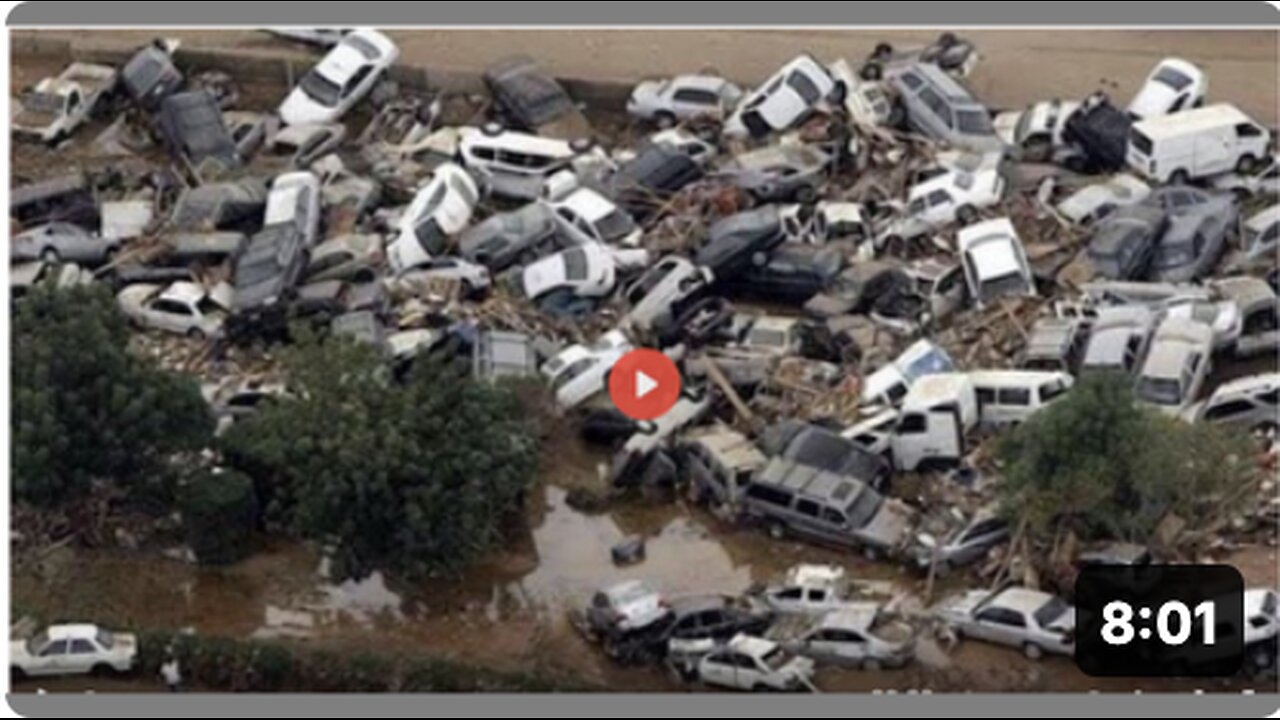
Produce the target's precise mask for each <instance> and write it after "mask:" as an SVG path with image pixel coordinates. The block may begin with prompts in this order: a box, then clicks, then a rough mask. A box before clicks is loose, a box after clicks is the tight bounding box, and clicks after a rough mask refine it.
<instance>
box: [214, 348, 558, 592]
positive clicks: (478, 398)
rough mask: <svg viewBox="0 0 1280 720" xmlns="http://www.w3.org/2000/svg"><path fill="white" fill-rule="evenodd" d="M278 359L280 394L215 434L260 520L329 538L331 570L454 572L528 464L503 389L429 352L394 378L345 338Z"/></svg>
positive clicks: (494, 535)
mask: <svg viewBox="0 0 1280 720" xmlns="http://www.w3.org/2000/svg"><path fill="white" fill-rule="evenodd" d="M282 361H283V365H284V368H285V371H286V374H287V377H288V378H289V395H288V396H287V397H285V398H282V399H281V400H279V401H278V402H275V403H272V404H271V405H270V406H268V407H266V408H264V409H263V410H262V411H261V412H259V413H257V414H256V415H254V416H253V417H252V418H250V419H248V420H246V421H243V422H238V423H236V425H234V426H233V427H232V429H231V430H230V431H229V432H228V433H227V434H226V435H225V436H224V438H223V447H224V449H225V451H226V456H227V458H228V460H229V462H231V463H232V464H233V465H235V466H236V467H238V468H240V469H242V470H243V471H245V472H246V473H248V474H250V475H251V476H252V477H254V478H255V481H256V482H257V484H258V490H259V492H258V494H259V498H260V499H261V500H262V502H263V503H264V510H265V512H266V517H267V520H268V521H269V522H270V523H272V524H273V525H275V526H277V527H281V528H283V529H285V530H286V531H287V532H290V533H292V534H295V535H298V536H302V537H306V538H312V539H315V540H318V541H321V542H323V543H325V544H327V545H328V546H330V547H331V548H332V555H331V558H332V561H333V562H332V568H333V571H334V572H335V574H336V575H337V576H338V577H360V576H362V575H364V574H366V573H368V572H369V571H371V570H373V569H376V568H385V569H388V570H391V571H392V572H394V573H397V574H399V575H402V576H407V577H421V576H425V575H430V574H434V573H440V572H452V571H457V570H459V569H461V568H462V567H465V566H466V565H467V564H468V563H469V562H471V561H472V560H474V559H476V558H477V557H478V556H479V555H481V554H482V553H484V552H486V551H487V550H489V549H490V548H491V547H493V546H494V545H495V543H496V542H497V541H498V540H499V539H500V538H501V537H502V528H503V520H504V518H505V517H506V516H507V515H508V513H510V512H511V511H513V510H515V509H517V508H518V507H519V506H520V502H521V500H522V498H523V496H524V491H525V489H526V488H527V487H528V485H529V482H530V479H531V478H532V476H533V472H534V469H535V466H536V461H537V447H536V440H535V435H534V432H533V431H534V428H533V423H532V422H531V421H530V419H529V418H528V417H527V416H526V414H525V413H524V412H523V411H522V409H521V405H520V402H519V400H518V399H517V397H516V395H515V394H514V393H513V392H511V391H509V390H508V389H506V388H503V387H499V386H494V385H490V384H485V383H478V382H475V381H473V380H472V379H471V377H470V375H469V373H468V372H467V370H466V368H465V366H462V365H459V364H457V363H453V362H449V361H445V360H438V359H437V360H431V361H428V360H422V361H419V363H418V365H417V366H416V367H415V369H414V370H413V371H412V372H411V373H410V374H409V376H408V378H406V379H405V380H404V382H403V383H397V382H395V381H393V380H392V379H391V376H390V372H389V371H388V369H387V367H386V364H385V362H384V361H383V359H382V357H381V356H379V355H378V353H377V352H376V351H375V350H374V349H372V348H371V347H369V346H367V345H363V344H359V343H357V342H355V341H353V340H351V339H349V338H343V337H329V338H324V339H317V338H303V339H302V340H301V342H299V343H298V344H297V345H295V346H293V347H290V348H288V349H286V350H285V351H284V352H283V355H282Z"/></svg>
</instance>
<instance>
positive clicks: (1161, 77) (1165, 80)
mask: <svg viewBox="0 0 1280 720" xmlns="http://www.w3.org/2000/svg"><path fill="white" fill-rule="evenodd" d="M1151 79H1152V80H1155V81H1156V82H1158V83H1162V84H1164V85H1168V86H1169V87H1171V88H1173V89H1174V90H1177V91H1181V90H1182V89H1183V88H1185V87H1186V86H1188V85H1190V84H1191V78H1189V77H1187V76H1186V75H1183V74H1182V73H1180V72H1178V71H1177V70H1174V69H1173V68H1171V67H1168V66H1166V67H1162V68H1160V70H1159V71H1158V72H1156V74H1155V77H1153V78H1151Z"/></svg>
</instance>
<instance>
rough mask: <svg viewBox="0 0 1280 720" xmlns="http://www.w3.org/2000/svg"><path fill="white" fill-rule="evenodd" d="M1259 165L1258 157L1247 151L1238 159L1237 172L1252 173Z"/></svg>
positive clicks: (1242, 173)
mask: <svg viewBox="0 0 1280 720" xmlns="http://www.w3.org/2000/svg"><path fill="white" fill-rule="evenodd" d="M1257 167H1258V158H1256V157H1254V156H1253V155H1250V154H1249V153H1245V154H1244V155H1241V156H1240V159H1239V160H1237V161H1236V172H1238V173H1240V174H1241V175H1252V174H1253V171H1254V170H1255V169H1257Z"/></svg>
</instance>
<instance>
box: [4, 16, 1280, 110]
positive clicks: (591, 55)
mask: <svg viewBox="0 0 1280 720" xmlns="http://www.w3.org/2000/svg"><path fill="white" fill-rule="evenodd" d="M726 19H728V18H726ZM854 19H856V18H854ZM31 32H47V33H49V34H54V35H58V34H61V35H63V36H67V35H72V34H74V35H76V36H80V37H83V36H84V35H86V34H89V33H101V34H105V35H110V36H112V38H113V39H120V40H122V41H125V40H127V41H130V42H141V41H142V40H144V39H146V38H148V37H152V36H154V35H156V34H159V32H158V31H154V30H148V31H125V30H101V31H94V30H88V31H85V30H82V31H75V32H74V33H73V32H72V31H65V30H62V31H20V32H17V31H16V32H15V34H26V33H31ZM164 34H165V35H166V36H176V37H181V38H183V39H184V40H185V41H187V42H190V43H193V44H198V45H210V46H221V47H240V48H245V49H247V50H260V51H267V50H274V49H279V48H281V47H282V43H281V41H279V40H276V39H273V38H270V37H268V36H267V35H265V34H263V33H259V32H255V31H252V30H180V31H166V32H164ZM390 34H391V35H392V36H393V37H395V39H396V40H397V42H399V43H400V45H401V47H402V48H403V50H404V59H405V60H406V61H407V62H410V63H413V64H420V65H425V66H427V67H432V66H436V67H449V68H454V69H477V68H482V67H484V66H485V65H487V64H488V63H489V62H491V61H493V60H494V59H496V58H498V57H501V56H502V55H505V54H510V53H515V52H523V53H528V54H530V55H532V56H534V57H535V58H537V59H538V60H539V61H540V62H542V63H543V64H544V66H545V67H547V68H548V69H550V70H551V71H552V72H554V73H556V74H558V75H564V76H577V77H586V78H593V79H620V80H626V81H632V80H635V79H636V78H638V77H641V76H650V75H664V74H671V73H676V72H688V71H694V70H698V69H701V68H706V67H715V68H718V69H719V70H720V71H722V72H724V73H726V74H727V75H728V76H730V77H732V78H733V79H735V80H738V81H740V82H744V83H748V84H750V83H754V82H756V81H758V80H760V79H761V78H763V77H765V76H767V75H768V74H769V72H770V71H772V70H773V69H774V68H776V67H777V66H778V65H780V64H782V63H783V62H785V61H786V60H788V59H790V58H791V57H792V56H794V55H795V54H796V53H798V52H801V51H806V50H807V51H810V52H813V53H814V54H815V55H817V56H819V57H820V58H823V59H828V60H830V59H835V58H837V57H846V58H849V59H850V60H851V61H856V60H858V59H860V58H862V57H864V56H865V55H867V54H868V53H869V52H870V51H871V49H872V48H873V47H874V46H875V44H876V43H877V42H880V41H886V42H891V43H893V44H895V45H897V46H900V47H906V46H911V45H918V44H923V43H924V42H927V41H929V40H931V39H932V38H934V37H936V34H937V33H936V32H935V31H925V30H830V29H815V30H792V29H786V30H783V29H779V30H693V29H690V30H426V29H423V30H392V31H390ZM961 34H962V35H964V36H966V37H969V38H970V39H972V40H973V41H974V42H976V43H977V45H978V47H979V49H980V50H981V53H982V55H983V62H982V64H980V65H979V67H978V69H977V71H976V72H975V73H974V75H973V77H972V78H971V79H970V81H971V82H970V84H971V85H972V87H973V89H974V91H975V92H976V93H977V94H978V95H979V96H980V97H982V98H983V99H984V100H985V101H986V102H987V103H988V104H990V105H991V106H993V107H1020V106H1023V105H1026V104H1027V103H1029V102H1033V101H1036V100H1042V99H1047V98H1049V97H1064V98H1076V97H1082V96H1084V95H1087V94H1088V93H1089V92H1092V91H1093V90H1095V89H1097V88H1099V87H1105V88H1106V89H1108V91H1109V92H1111V93H1112V94H1113V95H1114V96H1115V97H1117V98H1120V99H1122V100H1125V101H1127V99H1128V98H1129V97H1131V96H1132V94H1133V93H1134V91H1135V90H1136V89H1137V87H1138V86H1139V85H1140V84H1141V82H1142V80H1143V79H1144V78H1145V76H1146V74H1147V73H1148V72H1149V71H1150V69H1151V67H1152V65H1154V64H1155V63H1156V62H1157V61H1159V60H1160V59H1161V58H1163V57H1167V56H1170V55H1177V56H1179V57H1183V58H1186V59H1188V60H1190V61H1192V62H1194V63H1196V64H1198V65H1200V66H1201V67H1203V68H1204V69H1205V70H1207V71H1208V73H1209V76H1210V89H1209V91H1210V95H1211V98H1213V99H1222V100H1228V101H1230V102H1233V103H1235V104H1237V105H1239V106H1240V107H1242V108H1243V109H1245V110H1246V111H1248V112H1249V113H1250V114H1252V115H1254V116H1255V117H1256V118H1258V119H1259V120H1261V121H1263V122H1265V123H1268V124H1270V125H1277V124H1280V109H1278V103H1280V95H1278V93H1277V86H1278V85H1280V82H1278V81H1277V76H1278V73H1280V46H1278V43H1277V40H1278V39H1280V34H1278V33H1276V32H1272V31H1261V30H1258V31H1255V30H1248V31H1245V30H1213V31H1201V30H1099V29H1081V30H1069V29H1053V30H974V31H963V32H962V33H961Z"/></svg>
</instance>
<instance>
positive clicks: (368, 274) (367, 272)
mask: <svg viewBox="0 0 1280 720" xmlns="http://www.w3.org/2000/svg"><path fill="white" fill-rule="evenodd" d="M377 279H378V274H377V273H375V272H374V271H373V269H372V268H364V269H363V270H360V271H359V272H357V273H356V274H355V275H354V276H353V277H352V278H351V280H352V281H353V282H355V283H356V284H357V285H368V284H369V283H371V282H373V281H374V280H377Z"/></svg>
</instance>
